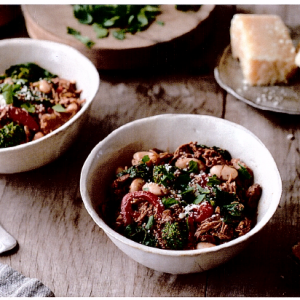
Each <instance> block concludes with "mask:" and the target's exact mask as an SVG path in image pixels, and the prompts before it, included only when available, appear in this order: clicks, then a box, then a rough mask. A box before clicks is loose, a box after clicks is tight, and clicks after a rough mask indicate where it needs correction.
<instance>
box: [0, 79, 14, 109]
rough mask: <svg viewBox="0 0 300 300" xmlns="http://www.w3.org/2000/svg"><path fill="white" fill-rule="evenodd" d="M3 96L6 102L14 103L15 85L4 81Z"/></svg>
mask: <svg viewBox="0 0 300 300" xmlns="http://www.w3.org/2000/svg"><path fill="white" fill-rule="evenodd" d="M1 92H2V96H3V98H4V99H5V101H6V104H11V103H13V99H14V98H13V97H14V94H15V93H14V86H13V84H8V83H4V84H3V85H2V87H1Z"/></svg>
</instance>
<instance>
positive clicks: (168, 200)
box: [161, 197, 180, 208]
mask: <svg viewBox="0 0 300 300" xmlns="http://www.w3.org/2000/svg"><path fill="white" fill-rule="evenodd" d="M161 201H162V204H163V205H164V207H165V208H170V207H171V206H172V205H174V204H179V203H180V202H179V201H178V200H176V199H175V198H166V197H164V198H162V200H161Z"/></svg>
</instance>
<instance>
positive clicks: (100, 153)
mask: <svg viewBox="0 0 300 300" xmlns="http://www.w3.org/2000/svg"><path fill="white" fill-rule="evenodd" d="M191 141H197V142H198V143H200V144H205V145H207V146H218V147H221V148H224V149H226V150H228V151H229V152H230V153H231V155H232V157H233V158H240V159H241V160H242V161H244V162H245V163H246V164H247V165H248V166H249V167H250V168H251V169H252V170H253V171H254V181H255V182H256V183H259V184H260V185H261V186H262V188H263V193H262V197H261V199H260V201H259V206H258V217H257V224H256V226H255V228H253V229H252V230H251V231H250V232H249V233H248V234H246V235H245V236H242V237H240V238H238V239H236V240H234V241H231V242H229V243H227V244H230V243H237V240H243V239H245V238H247V236H251V235H253V234H254V233H255V232H257V231H258V230H260V229H261V228H262V227H263V226H264V225H265V224H266V223H267V222H268V220H269V219H270V218H271V217H272V215H273V214H274V212H275V210H276V208H277V206H278V203H279V200H280V197H281V189H282V186H281V178H280V174H279V172H278V169H277V166H276V164H275V162H274V159H273V158H272V156H271V154H270V152H269V151H268V150H267V148H266V147H265V146H264V145H263V143H262V142H261V141H260V140H259V139H258V138H257V137H256V136H255V135H254V134H252V133H251V132H250V131H248V130H247V129H245V128H244V127H242V126H240V125H237V124H235V123H232V122H229V121H226V120H223V119H219V118H216V117H211V116H201V115H178V114H174V115H172V114H171V115H159V116H154V117H150V118H145V119H141V120H137V121H134V122H132V123H129V124H126V125H124V126H122V127H120V128H119V129H117V130H115V131H114V132H113V133H111V134H110V135H109V136H108V137H107V138H105V139H104V140H103V141H101V142H100V143H99V144H98V145H97V146H96V147H95V148H94V149H93V151H92V152H91V154H90V156H89V157H88V159H87V160H86V162H85V165H84V167H83V169H82V174H81V192H82V197H83V201H84V203H85V206H86V208H87V210H88V212H89V213H90V214H91V216H92V218H93V219H94V220H95V222H96V223H97V224H98V225H99V226H100V227H102V228H103V229H104V230H105V231H106V232H108V233H109V234H113V235H114V236H115V237H117V234H116V233H114V231H113V230H112V229H110V228H109V227H108V226H107V225H106V224H105V222H104V221H103V220H102V219H101V215H99V214H98V206H99V204H100V203H103V202H104V201H106V200H107V197H108V190H109V187H110V184H111V183H112V180H113V179H112V178H113V175H114V173H115V170H116V168H117V167H118V166H122V165H124V164H127V165H129V163H130V161H131V157H132V155H133V153H134V152H136V151H141V150H149V149H151V148H158V149H161V150H165V151H172V152H173V151H174V150H175V149H176V148H177V147H178V146H180V145H181V144H185V143H189V142H191ZM117 238H120V237H117ZM122 240H123V241H124V242H127V241H125V240H127V239H126V238H123V239H122ZM224 245H226V244H224ZM224 245H221V246H218V247H223V246H224ZM215 248H217V247H215ZM154 251H156V250H154ZM195 251H201V250H195Z"/></svg>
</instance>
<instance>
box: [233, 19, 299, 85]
mask: <svg viewBox="0 0 300 300" xmlns="http://www.w3.org/2000/svg"><path fill="white" fill-rule="evenodd" d="M230 39H231V50H232V55H233V57H234V58H237V59H239V61H240V65H241V69H242V73H243V76H244V79H245V81H246V83H247V84H249V85H253V86H254V85H274V84H277V83H287V82H288V79H289V78H291V77H292V76H293V75H294V73H295V72H296V70H297V65H296V63H295V58H296V49H295V47H294V45H293V42H292V40H291V37H290V35H289V31H288V28H287V27H286V26H285V24H284V23H283V21H282V20H281V18H280V17H279V16H276V15H256V14H236V15H234V16H233V18H232V20H231V26H230Z"/></svg>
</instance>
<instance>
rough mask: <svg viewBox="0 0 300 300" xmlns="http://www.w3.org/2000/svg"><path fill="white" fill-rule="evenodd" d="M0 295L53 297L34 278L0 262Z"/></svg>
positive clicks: (49, 291)
mask: <svg viewBox="0 0 300 300" xmlns="http://www.w3.org/2000/svg"><path fill="white" fill-rule="evenodd" d="M0 297H55V296H54V294H53V292H52V291H51V290H50V289H49V288H48V287H46V286H45V285H44V284H43V283H42V282H40V281H39V280H38V279H35V278H28V277H25V276H24V275H22V274H20V273H19V272H17V271H15V270H13V269H12V268H11V267H10V266H8V265H4V264H1V263H0Z"/></svg>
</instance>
